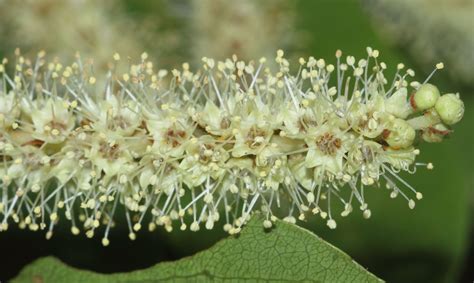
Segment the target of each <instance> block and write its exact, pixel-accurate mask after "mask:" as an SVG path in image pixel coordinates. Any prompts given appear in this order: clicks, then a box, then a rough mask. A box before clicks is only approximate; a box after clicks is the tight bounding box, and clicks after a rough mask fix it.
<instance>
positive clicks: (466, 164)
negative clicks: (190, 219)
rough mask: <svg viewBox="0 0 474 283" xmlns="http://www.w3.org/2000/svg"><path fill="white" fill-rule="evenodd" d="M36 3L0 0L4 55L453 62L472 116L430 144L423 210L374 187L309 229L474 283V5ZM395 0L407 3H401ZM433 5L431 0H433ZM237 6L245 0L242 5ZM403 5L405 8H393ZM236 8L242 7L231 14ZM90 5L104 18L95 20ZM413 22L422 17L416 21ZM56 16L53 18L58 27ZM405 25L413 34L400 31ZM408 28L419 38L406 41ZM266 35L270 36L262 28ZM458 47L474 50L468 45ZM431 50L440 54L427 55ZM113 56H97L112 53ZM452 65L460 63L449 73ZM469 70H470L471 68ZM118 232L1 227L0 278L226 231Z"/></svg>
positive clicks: (418, 274) (156, 258) (442, 77)
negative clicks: (36, 262)
mask: <svg viewBox="0 0 474 283" xmlns="http://www.w3.org/2000/svg"><path fill="white" fill-rule="evenodd" d="M33 2H34V1H31V3H30V2H29V1H26V2H25V3H24V4H22V5H18V4H17V3H15V2H14V1H4V2H2V1H0V7H1V9H0V11H3V12H0V26H1V27H0V32H1V34H2V36H1V37H0V57H3V56H12V54H13V48H14V47H16V46H19V47H22V50H23V51H24V52H26V53H28V52H29V51H32V52H33V51H34V52H36V51H38V50H39V49H42V48H44V49H46V50H47V51H50V52H49V53H52V54H58V55H59V56H70V55H71V54H73V53H74V51H76V49H80V50H81V51H82V52H84V53H86V54H90V55H91V54H94V55H96V54H98V55H97V56H105V57H106V56H109V57H110V56H111V54H113V53H114V52H115V51H116V50H121V52H122V54H127V53H126V52H129V53H130V56H136V55H137V54H140V53H141V51H142V50H137V49H138V48H141V49H143V50H147V51H148V52H149V53H150V55H151V56H153V57H154V58H156V62H157V64H158V65H159V66H160V67H173V66H179V65H180V64H181V63H182V62H184V61H190V62H198V61H199V58H200V56H202V55H205V56H208V55H212V54H214V53H216V52H217V54H216V55H215V56H218V57H219V56H221V55H222V54H225V52H232V53H233V52H236V53H239V54H240V53H242V54H243V55H242V56H243V57H246V56H248V57H251V56H255V57H256V58H258V57H260V56H261V55H269V56H273V53H274V52H275V50H276V49H278V48H281V47H283V48H285V49H287V50H288V53H289V55H290V57H295V58H297V57H300V56H303V57H306V56H310V55H312V56H315V57H317V58H326V59H327V61H331V60H332V58H334V53H335V51H336V49H342V51H343V53H344V54H346V55H347V54H351V55H354V56H356V58H357V57H361V56H363V57H365V56H366V53H365V47H366V46H372V47H374V48H376V49H379V50H380V52H381V60H383V61H384V62H386V63H387V65H388V66H389V69H392V70H394V69H395V66H396V64H397V63H399V62H403V63H405V65H406V66H408V67H410V68H412V69H414V70H415V71H416V73H417V79H418V80H421V81H422V80H424V78H425V77H426V76H427V75H428V74H429V73H430V72H431V71H432V69H433V66H434V63H436V62H437V61H434V62H431V63H433V64H431V65H430V64H428V63H429V61H430V60H438V61H443V60H446V61H444V63H445V66H446V70H447V71H444V70H443V72H438V73H437V74H436V76H435V78H434V79H433V80H432V81H434V82H436V83H437V84H438V86H439V88H440V90H441V91H442V92H460V93H461V97H462V99H463V100H464V102H465V105H466V112H465V117H464V119H463V120H462V121H461V122H460V123H459V124H458V125H456V126H455V128H454V133H453V134H452V136H450V137H449V138H448V139H446V140H445V141H444V142H443V143H441V144H423V145H421V147H420V148H421V155H420V156H419V159H420V160H423V161H429V162H433V163H434V165H435V170H433V171H427V170H418V172H417V173H416V174H415V175H407V176H404V178H405V179H406V180H408V181H409V182H410V183H411V184H412V185H413V186H414V187H416V188H417V189H419V190H420V191H421V192H422V193H423V195H424V199H423V200H422V201H420V202H418V203H417V207H416V209H415V210H410V209H408V207H407V205H406V202H404V201H402V200H400V199H395V200H392V199H390V198H389V196H388V193H387V192H385V191H384V192H382V191H378V192H376V190H377V189H374V192H368V193H367V198H368V202H369V203H370V205H371V210H372V218H370V219H369V220H364V219H363V218H362V217H361V216H358V215H355V214H356V213H355V214H354V215H352V216H351V217H348V218H342V219H340V220H338V228H337V229H336V230H329V229H328V228H327V227H326V225H325V223H324V222H323V221H321V220H320V219H318V218H316V217H314V218H310V219H309V220H308V221H307V222H306V223H303V224H302V225H303V226H305V227H306V228H308V229H310V230H311V231H314V232H315V233H316V234H318V235H320V236H321V237H322V238H323V239H325V240H327V241H329V242H330V243H332V244H333V245H335V246H336V247H338V248H340V249H341V250H343V251H345V252H346V253H348V254H349V255H350V256H352V257H353V258H354V259H355V260H356V261H357V262H359V263H360V264H362V265H363V266H364V267H366V268H368V270H369V271H371V272H372V273H374V274H375V275H377V276H379V277H380V278H382V279H384V280H387V281H388V282H472V280H473V279H474V270H472V267H473V266H474V247H473V233H472V232H473V231H472V229H473V225H472V217H473V216H474V213H473V210H472V207H473V203H474V194H473V187H474V174H473V173H474V172H473V169H472V168H473V167H474V146H473V145H474V132H473V125H474V114H473V111H472V110H473V106H474V81H473V80H471V79H470V78H471V77H472V74H474V70H473V68H472V66H473V65H469V62H472V61H473V56H474V55H473V52H474V49H472V47H473V46H472V45H471V44H472V42H473V41H474V38H472V37H473V29H474V22H473V20H472V19H470V20H469V18H474V10H473V7H474V4H473V3H472V1H459V0H455V1H449V0H446V1H440V0H436V1H432V2H431V1H428V0H426V1H422V0H417V1H413V3H415V4H417V3H418V4H420V5H421V6H419V9H418V10H417V11H413V9H410V7H408V10H407V11H410V13H411V14H410V13H408V12H407V13H408V15H407V13H405V12H406V11H404V10H403V9H401V8H400V7H403V5H405V4H406V3H405V2H408V1H391V2H392V5H391V6H390V5H389V4H387V2H386V1H364V2H362V1H360V2H359V1H356V0H352V1H351V0H347V1H343V0H338V1H329V0H325V1H324V0H323V1H303V0H299V1H257V2H256V3H257V4H255V3H251V4H249V3H247V4H245V3H246V1H242V3H243V4H239V3H236V2H237V1H233V2H231V1H219V0H215V1H211V0H209V1H202V3H197V2H198V1H184V0H180V1H165V0H160V1H132V0H122V1H104V3H103V4H100V3H99V1H97V2H94V1H84V3H88V4H87V5H86V4H82V6H81V5H79V6H77V7H76V6H74V5H76V4H70V5H72V7H73V8H72V10H71V8H70V7H69V8H68V7H67V5H68V4H65V2H71V3H73V2H82V1H72V0H71V1H69V0H68V1H52V0H40V1H36V4H32V3H33ZM101 2H102V1H101ZM393 2H397V3H398V4H399V5H398V4H397V5H393ZM425 2H431V3H432V4H430V5H429V6H423V3H425ZM22 3H23V2H22ZM38 3H43V6H41V5H39V4H38ZM388 3H390V2H388ZM413 3H412V4H413ZM450 3H451V5H454V6H456V7H461V9H452V10H448V9H447V8H446V7H450V6H449V5H450ZM28 5H32V7H33V6H34V9H36V10H34V9H33V8H31V10H32V11H30V12H29V13H28V12H25V9H29V6H28ZM48 5H52V6H48ZM77 5H78V4H77ZM206 5H207V6H206ZM238 5H247V6H245V7H243V8H239V7H237V6H238ZM63 6H65V7H63ZM234 6H235V7H234ZM394 6H396V7H398V8H399V10H393V9H394V8H393V7H394ZM74 7H75V8H76V9H78V10H76V13H75V14H74V15H68V14H64V13H66V12H67V11H74ZM111 7H113V9H111ZM117 7H118V8H117ZM428 7H429V8H428ZM68 9H69V10H68ZM206 9H207V10H206ZM384 9H385V10H384ZM429 9H433V11H437V9H441V10H442V11H445V12H446V13H447V12H452V13H453V14H452V15H451V16H450V17H445V18H443V19H441V20H440V21H441V22H438V20H437V19H436V18H435V19H433V20H431V19H428V18H429V16H431V15H432V14H433V13H434V12H432V11H431V10H429ZM33 10H34V11H33ZM460 10H462V11H463V13H466V10H467V15H468V17H467V20H466V19H464V18H465V15H462V17H461V16H460V17H459V18H458V17H456V11H460ZM229 11H230V12H229ZM232 11H238V12H236V13H237V14H233V13H232ZM437 12H439V11H437ZM6 13H9V14H8V15H6ZM34 13H39V15H37V16H36V17H37V19H36V20H37V21H39V23H38V24H39V25H40V26H39V27H36V28H37V29H38V32H40V31H41V32H43V34H42V35H41V36H38V39H35V40H33V39H31V38H29V37H28V33H29V31H28V25H38V24H35V22H34V21H33V19H34V16H33V14H34ZM54 13H59V15H60V16H61V17H60V20H59V21H58V22H59V23H62V24H63V25H65V27H64V31H62V29H63V28H62V27H59V26H57V25H56V26H54V24H57V23H58V22H53V21H47V20H46V19H45V18H44V17H50V16H54V15H55V14H54ZM61 13H63V14H61ZM88 13H89V14H90V15H95V16H91V17H90V18H88V15H89V14H88ZM397 13H398V14H397ZM416 13H418V14H416ZM22 17H31V18H30V19H29V20H25V19H24V18H22ZM74 17H84V18H86V19H87V23H85V24H84V23H82V22H80V20H79V19H72V18H74ZM416 17H418V18H421V19H425V20H423V21H421V22H422V23H423V24H424V25H425V27H417V25H416V24H417V23H418V22H417V21H416V20H413V19H416ZM460 18H461V19H464V20H463V22H462V23H461V24H453V25H452V27H451V26H450V23H448V24H446V23H444V22H443V21H446V19H448V20H451V21H461V20H459V19H460ZM22 20H25V23H22V22H21V21H22ZM411 20H413V22H410V21H411ZM91 21H97V23H96V24H94V22H91ZM203 21H209V22H206V23H204V22H203ZM407 21H408V22H410V23H412V24H409V25H407V24H406V22H407ZM418 21H419V20H418ZM50 24H51V25H53V26H48V25H50ZM397 24H398V26H397ZM436 24H441V25H443V26H445V27H446V26H447V27H451V28H452V29H453V30H447V31H446V33H445V35H446V37H443V38H442V40H441V39H440V38H438V40H436V38H435V40H431V39H430V36H433V34H428V33H429V31H430V28H431V27H432V26H433V25H436ZM81 25H84V30H83V31H82V32H83V33H80V34H79V35H77V36H74V35H72V36H71V35H68V36H62V35H61V34H60V33H61V32H64V33H66V34H67V33H74V32H76V30H75V28H76V27H78V26H79V27H81V28H82V26H81ZM230 25H232V27H231V26H230ZM426 25H427V26H426ZM404 28H405V29H406V30H400V29H404ZM101 29H104V30H103V31H102V30H101ZM253 29H255V30H253ZM259 29H260V30H259ZM459 29H461V30H462V29H465V31H461V33H460V34H462V35H464V36H463V37H454V36H448V35H449V34H455V33H456V32H459ZM394 30H395V31H397V32H394ZM20 31H21V32H20ZM33 32H35V31H31V33H33ZM410 32H411V33H413V34H415V36H413V37H407V36H406V34H408V33H410ZM423 32H425V33H427V34H423ZM462 32H464V33H462ZM261 33H263V35H264V36H260V35H261ZM403 36H405V37H403ZM102 37H105V39H104V38H102ZM418 39H419V40H425V42H427V43H425V44H421V47H420V45H416V44H415V42H414V41H415V40H418ZM55 40H56V41H55ZM61 40H62V41H64V42H62V41H61ZM450 40H451V41H455V42H450ZM438 41H439V42H438ZM84 42H85V43H84ZM41 45H44V46H41ZM458 45H463V46H461V47H463V48H464V49H465V50H468V51H467V52H464V53H463V52H462V50H463V49H462V48H461V47H459V46H458ZM464 45H465V46H464ZM413 46H416V47H413ZM450 46H451V47H450ZM67 48H69V49H71V50H66V49H67ZM226 48H227V49H226ZM417 48H418V49H417ZM430 48H432V49H433V50H434V51H433V50H430ZM446 48H447V49H449V48H452V50H446ZM98 50H100V51H98ZM413 50H417V52H418V53H417V52H414V51H413ZM460 50H461V51H460ZM449 51H450V52H449ZM123 52H125V53H123ZM200 52H201V53H202V52H206V54H201V53H200ZM213 52H214V53H213ZM218 52H221V53H218ZM430 52H431V53H433V54H434V55H437V56H440V57H441V58H433V59H432V58H430V57H428V56H427V54H429V53H430ZM132 53H133V54H132ZM255 53H262V54H255ZM452 53H454V55H453V54H452ZM102 54H108V55H102ZM462 56H464V57H462ZM109 57H106V58H105V59H102V58H97V60H98V61H99V62H101V61H100V60H104V61H106V60H108V59H109ZM422 57H423V58H422ZM424 57H427V58H424ZM459 57H461V58H459ZM453 58H454V59H453ZM452 62H453V65H451V63H452ZM460 62H464V64H468V65H469V66H468V67H465V68H461V67H459V68H457V67H456V64H461V63H460ZM450 68H452V69H453V70H454V71H449V70H450ZM463 70H464V72H470V74H464V73H462V72H463ZM470 76H471V77H470ZM121 229H123V230H121ZM114 230H115V231H113V233H112V235H111V238H110V240H111V245H110V246H109V247H107V248H104V247H102V245H101V244H100V239H99V238H96V239H93V240H89V239H86V238H85V237H84V236H78V237H75V236H73V235H71V234H70V233H69V228H68V227H66V226H64V227H60V228H59V229H58V231H57V232H56V233H55V236H54V237H53V239H51V240H49V241H47V240H45V239H44V235H43V234H42V233H33V232H29V231H21V230H17V229H16V228H14V229H11V230H9V232H8V233H0V246H1V249H0V254H1V257H0V258H1V259H0V261H1V264H0V281H3V280H7V279H9V278H12V277H13V276H14V275H16V274H17V273H18V272H19V270H20V269H21V268H22V267H23V266H24V265H26V264H28V263H29V262H31V261H32V260H33V259H35V258H38V257H40V256H45V255H54V256H57V257H58V258H60V259H61V260H63V261H64V262H66V263H68V264H70V265H73V266H75V267H79V268H86V269H90V270H95V271H99V272H118V271H129V270H135V269H138V268H145V267H149V266H151V265H153V264H155V263H157V262H161V261H165V260H175V259H179V258H182V257H184V256H188V255H192V254H194V253H195V252H197V251H200V250H203V249H205V248H207V247H210V246H212V245H213V244H214V243H215V242H216V241H218V240H219V239H222V238H224V237H226V235H225V233H224V232H223V231H219V229H214V230H213V231H205V230H201V231H199V232H197V233H194V232H188V231H186V232H172V233H166V232H165V231H164V230H160V229H159V230H158V231H155V232H153V233H149V232H141V233H140V234H139V235H138V238H137V240H136V241H133V242H132V241H130V240H129V239H128V237H127V235H128V232H127V231H126V227H125V225H117V228H115V229H114Z"/></svg>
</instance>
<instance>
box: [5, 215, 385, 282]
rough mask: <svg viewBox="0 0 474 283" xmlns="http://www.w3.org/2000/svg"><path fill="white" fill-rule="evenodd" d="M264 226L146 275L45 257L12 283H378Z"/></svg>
mask: <svg viewBox="0 0 474 283" xmlns="http://www.w3.org/2000/svg"><path fill="white" fill-rule="evenodd" d="M262 221H263V219H262V218H261V216H259V215H256V216H254V217H253V219H252V220H251V221H250V222H249V223H248V224H247V225H246V227H245V228H244V229H243V231H242V233H241V234H240V235H238V236H236V237H229V238H227V239H225V240H223V241H221V242H219V243H217V244H216V245H215V246H213V247H211V248H210V249H208V250H206V251H203V252H200V253H197V254H196V255H194V256H191V257H187V258H184V259H181V260H178V261H175V262H166V263H160V264H157V265H155V266H153V267H150V268H148V269H143V270H138V271H133V272H130V273H115V274H99V273H95V272H91V271H85V270H79V269H76V268H73V267H69V266H67V265H65V264H64V263H62V262H61V261H59V260H58V259H56V258H53V257H46V258H42V259H39V260H37V261H35V262H33V263H32V264H30V265H29V266H27V267H25V268H24V269H23V270H22V271H21V272H20V274H19V275H18V276H17V277H16V278H15V279H14V280H13V282H35V283H36V282H42V283H43V282H44V283H48V282H69V283H73V282H189V281H198V282H202V281H213V280H214V281H218V282H221V281H234V282H237V281H238V282H243V281H247V282H255V281H273V282H331V283H332V282H382V281H381V280H380V279H378V278H377V277H375V276H374V275H372V274H371V273H369V272H368V271H367V270H365V269H364V268H363V267H362V266H360V265H359V264H357V263H356V262H354V261H353V260H352V259H351V258H350V257H349V256H348V255H346V254H345V253H343V252H342V251H340V250H339V249H337V248H335V247H333V246H332V245H331V244H329V243H327V242H325V241H323V240H322V239H321V238H319V237H317V236H316V235H314V234H312V233H311V232H309V231H307V230H305V229H303V228H300V227H297V226H295V225H293V224H288V223H285V222H282V221H277V222H276V223H275V225H274V227H273V228H272V229H271V230H270V231H268V230H265V229H264V228H263V226H262ZM124 256H126V251H124ZM130 260H134V259H133V258H131V259H130Z"/></svg>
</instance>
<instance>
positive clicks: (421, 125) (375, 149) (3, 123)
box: [0, 48, 464, 245]
mask: <svg viewBox="0 0 474 283" xmlns="http://www.w3.org/2000/svg"><path fill="white" fill-rule="evenodd" d="M367 52H368V56H367V58H366V59H361V60H359V61H355V59H354V57H352V56H348V57H346V58H344V59H343V58H342V53H341V51H337V52H336V59H337V64H336V65H335V66H334V65H332V64H326V62H325V61H324V60H323V59H318V60H317V59H315V58H313V57H309V58H308V59H303V58H301V59H300V61H299V63H300V64H299V66H298V67H297V68H295V69H294V70H293V69H291V68H290V64H289V62H288V61H287V60H286V59H285V58H284V57H283V56H284V53H283V51H281V50H279V51H278V52H277V56H276V59H275V60H276V63H277V65H278V66H279V70H277V71H276V72H272V71H271V70H270V69H269V68H268V67H265V61H266V60H265V59H264V58H262V59H260V60H259V61H257V62H254V61H250V62H243V61H239V60H238V59H237V57H236V56H233V57H232V58H230V59H227V60H225V61H222V62H216V61H214V60H213V59H210V58H203V62H204V64H203V67H202V68H200V69H199V70H198V71H196V72H192V71H191V70H190V67H189V65H188V64H186V63H185V64H183V65H182V69H181V70H172V71H171V73H170V74H168V72H167V71H165V70H158V71H155V70H154V68H153V67H154V66H153V64H152V62H150V61H148V60H147V54H146V53H144V54H142V57H141V62H139V63H138V64H136V65H134V64H130V65H128V67H127V72H126V73H121V72H119V70H120V68H121V67H123V65H127V63H126V62H123V60H121V59H120V55H119V54H115V55H114V56H113V59H114V60H113V61H114V64H112V65H111V66H112V67H111V69H110V71H109V72H108V73H107V74H106V75H104V77H103V78H100V79H96V74H95V73H94V67H93V65H92V64H91V63H87V62H86V63H84V62H83V61H81V59H80V57H79V56H77V62H75V63H73V64H72V65H70V66H63V65H61V63H59V62H58V61H57V60H53V61H52V62H49V63H48V62H47V61H46V59H45V54H44V52H40V53H39V55H38V57H37V58H36V60H35V61H29V60H28V59H25V58H23V57H22V56H21V55H20V54H19V52H17V54H16V62H15V63H14V64H12V65H11V64H7V63H8V62H7V60H6V59H4V60H3V62H2V64H1V65H0V158H1V161H2V165H1V166H0V177H1V183H0V186H1V187H0V216H2V219H0V221H1V222H0V227H1V228H0V230H3V231H4V230H7V228H8V223H9V222H11V220H12V221H13V222H16V223H18V225H19V226H20V227H21V228H25V227H28V228H29V229H31V230H38V229H41V230H46V231H47V233H46V237H47V238H50V237H51V236H52V232H53V228H54V226H55V225H56V224H57V223H58V221H59V219H60V218H66V219H68V220H70V222H71V224H72V233H74V234H77V233H80V229H82V230H84V231H85V233H86V235H87V236H88V237H93V235H94V233H96V231H97V230H98V229H101V230H103V233H104V234H103V244H104V245H108V243H109V240H108V235H109V231H110V229H111V228H112V227H113V226H114V220H115V219H116V217H118V216H117V215H116V214H117V213H118V211H119V210H120V211H123V213H124V214H125V219H126V220H127V223H128V226H129V229H130V235H129V236H130V238H131V239H134V238H135V237H136V235H135V232H136V231H138V230H140V229H141V227H142V225H143V224H144V223H147V224H148V228H149V230H154V229H155V228H156V226H157V225H161V226H164V227H165V229H166V230H167V231H171V230H172V229H173V223H175V222H178V223H179V224H180V225H181V226H180V229H182V230H184V229H187V227H188V226H189V229H191V230H192V231H197V230H199V229H200V227H201V226H204V227H205V228H207V229H212V228H213V227H214V224H215V223H216V222H217V221H219V222H222V223H224V224H225V225H224V229H225V230H226V231H228V232H229V233H231V234H234V233H238V232H239V231H240V229H241V227H242V225H244V224H245V222H246V221H247V220H248V219H249V217H250V215H251V214H252V213H253V212H255V211H260V212H261V214H263V215H264V216H265V219H266V220H265V221H264V223H263V225H264V226H265V227H266V228H270V227H271V226H272V222H273V221H274V220H275V219H276V217H282V218H284V219H285V220H286V221H289V222H295V221H296V218H298V219H300V220H304V219H305V218H306V217H307V216H308V215H310V214H319V215H320V216H321V217H322V218H323V219H326V220H327V225H328V226H329V227H330V228H335V227H336V221H335V219H334V211H332V210H331V205H333V209H334V205H336V207H337V206H340V207H342V212H341V215H342V216H347V215H348V214H350V213H351V212H352V206H353V204H354V203H356V205H357V206H358V207H360V209H361V211H362V214H363V216H364V217H365V218H369V217H370V215H371V211H370V210H369V207H368V204H367V203H366V201H365V198H364V188H365V187H367V186H380V187H382V186H383V187H385V188H386V189H387V191H388V192H390V196H391V197H396V196H397V195H401V196H402V197H403V198H404V199H405V200H406V201H407V203H408V205H409V207H410V208H414V206H415V201H414V199H421V198H422V195H421V193H420V192H417V191H416V190H415V189H414V188H412V187H411V186H410V185H409V184H408V183H407V182H405V181H404V180H403V179H402V178H401V177H400V176H399V175H398V174H397V173H398V172H400V171H407V172H410V173H414V172H415V170H416V167H417V166H425V167H428V169H431V168H432V165H431V164H430V163H428V164H426V163H415V157H416V155H418V154H419V150H418V149H415V148H414V143H415V142H416V139H417V135H416V133H417V132H418V133H419V136H418V138H419V139H423V140H426V141H430V142H431V141H440V140H441V139H442V138H443V137H444V136H445V135H446V134H448V133H449V131H450V130H449V126H450V125H452V124H454V123H456V122H458V121H459V120H460V119H461V117H462V115H463V111H464V106H463V103H462V101H461V100H460V99H459V96H458V95H454V94H445V95H442V96H440V95H439V91H438V89H437V88H436V87H435V86H433V85H431V84H428V83H427V81H428V79H429V78H428V79H427V80H426V81H425V82H423V83H418V82H411V83H410V84H409V83H408V82H407V79H408V77H412V76H413V75H414V73H413V71H412V70H410V69H408V70H406V71H403V70H404V66H403V64H399V65H398V67H397V72H396V74H395V77H394V79H393V80H392V81H388V80H387V79H386V78H385V76H384V71H385V69H386V65H385V63H383V62H379V61H378V55H379V52H378V51H377V50H373V49H371V48H367ZM10 66H12V68H11V69H12V72H11V73H12V75H9V74H8V73H9V72H7V71H6V70H7V69H10ZM440 68H442V64H438V66H437V69H440ZM290 69H291V70H290ZM430 77H431V75H430ZM331 84H334V86H331ZM410 88H411V89H410ZM408 92H413V94H412V95H411V96H408ZM410 195H413V197H411V196H410ZM332 202H337V203H340V204H342V206H341V205H339V204H335V203H334V204H332ZM118 206H123V209H119V208H118Z"/></svg>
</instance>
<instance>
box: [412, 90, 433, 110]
mask: <svg viewBox="0 0 474 283" xmlns="http://www.w3.org/2000/svg"><path fill="white" fill-rule="evenodd" d="M438 98H439V90H438V88H437V87H436V86H434V85H432V84H424V85H422V86H421V87H420V88H419V89H418V90H417V91H416V93H415V94H414V95H413V97H412V100H411V101H410V102H411V104H412V106H413V108H415V109H416V110H421V111H423V110H426V109H429V108H431V107H433V106H435V104H436V101H438Z"/></svg>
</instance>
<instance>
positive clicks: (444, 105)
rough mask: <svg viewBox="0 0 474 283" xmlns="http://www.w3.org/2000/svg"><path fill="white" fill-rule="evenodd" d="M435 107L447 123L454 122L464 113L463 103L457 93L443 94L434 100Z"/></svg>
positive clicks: (452, 123) (451, 123)
mask: <svg viewBox="0 0 474 283" xmlns="http://www.w3.org/2000/svg"><path fill="white" fill-rule="evenodd" d="M435 109H436V111H437V112H438V114H439V116H440V117H441V120H442V121H443V122H444V123H445V124H447V125H454V124H456V123H457V122H459V121H460V120H461V119H462V116H463V115H464V103H463V102H462V100H461V99H460V98H459V94H454V93H448V94H444V95H443V96H441V97H440V98H439V99H438V102H436V105H435Z"/></svg>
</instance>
